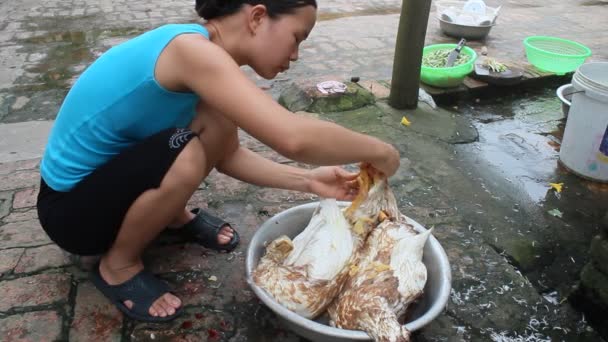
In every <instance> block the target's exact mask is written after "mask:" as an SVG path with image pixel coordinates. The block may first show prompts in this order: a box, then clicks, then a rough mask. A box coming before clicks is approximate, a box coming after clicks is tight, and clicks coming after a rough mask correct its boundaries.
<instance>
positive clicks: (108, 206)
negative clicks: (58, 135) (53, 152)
mask: <svg viewBox="0 0 608 342" xmlns="http://www.w3.org/2000/svg"><path fill="white" fill-rule="evenodd" d="M194 137H196V134H194V133H193V132H192V131H190V130H188V129H182V128H171V129H167V130H164V131H162V132H159V133H157V134H155V135H152V136H150V137H148V138H146V139H145V140H143V141H141V142H138V143H137V144H135V145H133V146H131V147H129V148H127V149H125V150H124V151H123V152H121V153H120V154H118V155H117V156H116V157H114V158H113V159H111V160H110V161H108V162H107V163H106V164H104V165H102V166H100V167H99V168H98V169H96V170H95V171H93V172H92V173H91V174H89V175H88V176H87V177H85V178H84V179H83V180H82V181H80V182H79V183H78V184H76V186H75V187H74V188H72V189H71V190H70V191H68V192H60V191H55V190H53V189H51V188H50V187H49V186H48V185H47V184H46V183H45V181H44V179H41V181H40V193H39V194H38V203H37V207H38V217H39V219H40V224H41V225H42V228H43V229H44V230H45V231H46V233H47V234H48V236H49V237H50V238H51V240H53V241H54V242H55V243H56V244H57V245H59V247H61V248H63V249H65V250H66V251H68V252H70V253H74V254H79V255H98V254H103V253H104V252H106V251H107V250H108V249H110V247H111V246H112V244H113V243H114V240H115V239H116V236H117V234H118V230H119V229H120V226H121V225H122V222H123V220H124V217H125V215H126V214H127V211H128V210H129V208H130V207H131V205H132V204H133V202H135V200H136V199H137V198H138V197H139V196H140V195H141V194H142V193H144V192H145V191H147V190H150V189H154V188H158V187H159V186H160V183H161V181H162V180H163V178H164V176H165V174H166V173H167V172H168V171H169V168H170V167H171V165H173V162H174V161H175V159H176V158H177V156H178V155H179V154H180V153H181V151H182V150H183V148H184V146H186V144H187V143H188V142H189V141H190V140H192V138H194Z"/></svg>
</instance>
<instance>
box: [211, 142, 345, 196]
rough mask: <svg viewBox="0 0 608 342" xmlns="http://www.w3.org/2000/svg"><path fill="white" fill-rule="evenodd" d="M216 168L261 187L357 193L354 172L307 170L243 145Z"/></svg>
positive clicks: (329, 193) (325, 169) (310, 191)
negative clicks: (285, 163)
mask: <svg viewBox="0 0 608 342" xmlns="http://www.w3.org/2000/svg"><path fill="white" fill-rule="evenodd" d="M216 168H217V170H218V171H220V172H221V173H224V174H226V175H228V176H231V177H234V178H236V179H239V180H241V181H244V182H247V183H251V184H255V185H259V186H264V187H271V188H280V189H286V190H296V191H302V192H309V193H314V194H317V195H319V196H321V197H325V198H336V199H339V200H352V199H353V198H354V196H355V194H356V187H357V184H356V181H355V179H356V177H357V174H355V173H350V172H347V171H345V170H343V169H341V168H339V167H322V168H317V169H313V170H306V169H301V168H297V167H293V166H289V165H284V164H280V163H277V162H274V161H272V160H269V159H266V158H264V157H262V156H260V155H259V154H257V153H255V152H253V151H251V150H249V149H247V148H245V147H243V146H239V147H238V148H237V149H236V150H235V151H234V152H232V153H231V154H230V155H228V156H226V157H225V158H224V159H222V160H221V161H220V162H219V164H218V165H216Z"/></svg>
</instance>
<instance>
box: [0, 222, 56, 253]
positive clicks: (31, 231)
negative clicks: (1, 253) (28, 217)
mask: <svg viewBox="0 0 608 342" xmlns="http://www.w3.org/2000/svg"><path fill="white" fill-rule="evenodd" d="M49 243H51V240H50V239H49V238H48V236H47V235H46V233H45V232H44V230H42V227H40V223H39V222H38V220H36V221H33V220H32V221H22V222H13V223H9V224H5V225H4V226H0V249H2V248H13V247H31V246H41V245H45V244H49Z"/></svg>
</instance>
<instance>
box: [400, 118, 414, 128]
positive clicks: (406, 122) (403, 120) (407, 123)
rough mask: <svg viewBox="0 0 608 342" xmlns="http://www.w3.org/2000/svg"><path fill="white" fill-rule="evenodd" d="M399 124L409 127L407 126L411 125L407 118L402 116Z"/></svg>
mask: <svg viewBox="0 0 608 342" xmlns="http://www.w3.org/2000/svg"><path fill="white" fill-rule="evenodd" d="M401 124H402V125H403V126H409V125H411V124H412V123H411V122H410V120H408V119H407V118H406V117H405V116H404V117H403V118H401Z"/></svg>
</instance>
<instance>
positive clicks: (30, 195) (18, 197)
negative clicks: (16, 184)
mask: <svg viewBox="0 0 608 342" xmlns="http://www.w3.org/2000/svg"><path fill="white" fill-rule="evenodd" d="M37 197H38V189H37V188H30V189H26V190H21V191H19V192H17V193H16V194H15V198H14V199H13V208H14V209H23V208H29V207H34V206H36V199H37Z"/></svg>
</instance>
